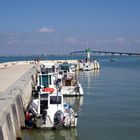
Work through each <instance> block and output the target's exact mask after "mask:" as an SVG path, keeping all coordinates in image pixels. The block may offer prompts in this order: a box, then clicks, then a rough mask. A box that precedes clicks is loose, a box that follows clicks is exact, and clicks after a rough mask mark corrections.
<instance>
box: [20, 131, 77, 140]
mask: <svg viewBox="0 0 140 140" xmlns="http://www.w3.org/2000/svg"><path fill="white" fill-rule="evenodd" d="M22 140H78V133H77V129H76V128H72V129H62V130H40V129H30V130H27V129H26V130H23V131H22Z"/></svg>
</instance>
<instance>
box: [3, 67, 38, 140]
mask: <svg viewBox="0 0 140 140" xmlns="http://www.w3.org/2000/svg"><path fill="white" fill-rule="evenodd" d="M35 82H36V66H34V67H32V68H31V69H30V70H29V71H27V72H26V73H25V74H24V75H23V76H22V77H21V78H20V79H18V80H17V81H16V82H15V83H14V84H13V85H12V86H11V87H10V88H8V89H7V90H6V91H5V92H3V93H1V94H0V140H16V139H17V138H19V139H20V138H21V131H20V129H21V127H25V122H24V120H25V116H24V111H25V109H26V107H27V105H28V103H29V101H30V98H31V92H32V86H34V85H35Z"/></svg>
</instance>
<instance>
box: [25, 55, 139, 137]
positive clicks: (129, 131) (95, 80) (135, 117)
mask: <svg viewBox="0 0 140 140" xmlns="http://www.w3.org/2000/svg"><path fill="white" fill-rule="evenodd" d="M64 59H65V58H64ZM97 59H98V60H99V62H100V64H101V69H100V70H93V71H85V72H77V76H78V79H79V81H80V83H81V84H82V86H83V90H84V97H69V98H65V101H66V102H68V103H71V104H72V107H73V108H74V109H75V110H76V111H77V112H78V115H79V118H78V126H77V128H74V129H66V130H64V129H63V130H39V129H25V130H22V139H23V140H139V139H140V57H138V56H114V57H113V56H102V57H97ZM112 59H113V61H111V60H112Z"/></svg>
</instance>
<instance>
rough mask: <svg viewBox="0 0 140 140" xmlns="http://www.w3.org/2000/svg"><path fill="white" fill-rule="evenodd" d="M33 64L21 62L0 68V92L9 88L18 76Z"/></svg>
mask: <svg viewBox="0 0 140 140" xmlns="http://www.w3.org/2000/svg"><path fill="white" fill-rule="evenodd" d="M32 66H33V65H31V64H21V65H14V66H9V67H5V68H3V69H0V92H3V91H5V90H6V89H7V88H9V87H10V86H11V85H12V84H13V83H14V82H16V80H17V79H18V78H20V77H21V76H22V75H23V74H24V73H25V72H26V71H28V70H29V69H30V68H31V67H32Z"/></svg>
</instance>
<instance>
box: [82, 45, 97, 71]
mask: <svg viewBox="0 0 140 140" xmlns="http://www.w3.org/2000/svg"><path fill="white" fill-rule="evenodd" d="M90 53H91V50H90V49H89V48H88V49H86V55H87V56H86V59H85V60H83V61H79V67H80V70H82V71H91V70H97V69H100V64H99V62H98V61H97V60H96V59H94V60H91V56H90Z"/></svg>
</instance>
